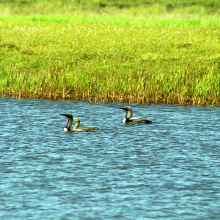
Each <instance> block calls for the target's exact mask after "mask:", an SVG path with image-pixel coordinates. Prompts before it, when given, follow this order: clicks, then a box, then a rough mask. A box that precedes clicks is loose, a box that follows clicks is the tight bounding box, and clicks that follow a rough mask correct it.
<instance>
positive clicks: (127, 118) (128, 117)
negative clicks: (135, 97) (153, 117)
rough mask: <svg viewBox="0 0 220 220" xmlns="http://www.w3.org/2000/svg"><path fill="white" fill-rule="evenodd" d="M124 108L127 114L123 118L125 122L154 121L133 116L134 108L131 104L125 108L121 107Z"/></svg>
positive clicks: (147, 122) (148, 122)
mask: <svg viewBox="0 0 220 220" xmlns="http://www.w3.org/2000/svg"><path fill="white" fill-rule="evenodd" d="M120 109H123V110H124V111H126V116H125V118H124V119H123V123H130V124H131V123H146V124H150V123H152V121H149V120H145V119H143V118H132V113H133V111H132V108H131V107H130V106H125V107H124V108H120Z"/></svg>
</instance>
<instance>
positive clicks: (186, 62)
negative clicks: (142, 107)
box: [0, 21, 220, 105]
mask: <svg viewBox="0 0 220 220" xmlns="http://www.w3.org/2000/svg"><path fill="white" fill-rule="evenodd" d="M0 29H1V36H0V91H1V92H2V94H9V95H12V96H15V97H35V98H48V99H74V100H89V101H95V102H97V101H102V102H109V101H111V102H116V101H117V102H136V103H170V104H174V103H175V104H183V105H184V104H194V105H204V104H208V105H213V104H215V105H219V104H220V73H219V66H220V53H219V51H220V44H219V41H220V38H219V31H220V30H219V28H218V27H201V26H197V27H196V26H195V27H173V26H171V27H158V26H152V27H145V26H131V25H112V24H88V23H84V24H81V23H47V22H46V23H44V22H21V21H19V22H7V21H2V22H1V23H0Z"/></svg>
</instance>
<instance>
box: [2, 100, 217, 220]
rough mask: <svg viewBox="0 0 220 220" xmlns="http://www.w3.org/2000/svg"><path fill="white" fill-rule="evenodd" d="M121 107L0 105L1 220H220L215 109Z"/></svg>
mask: <svg viewBox="0 0 220 220" xmlns="http://www.w3.org/2000/svg"><path fill="white" fill-rule="evenodd" d="M125 105H126V104H109V103H108V104H106V103H105V104H89V103H87V102H74V101H66V102H61V101H46V100H34V99H22V100H16V99H11V98H0V112H1V114H0V125H1V126H0V219H16V220H17V219H95V220H98V219H116V220H117V219H121V220H125V219H126V220H128V219H132V220H134V219H135V220H136V219H138V220H139V219H141V220H142V219H163V220H164V219H180V220H183V219H187V220H188V219H220V217H219V216H220V108H219V107H196V106H185V107H183V106H177V105H131V106H132V108H133V115H134V117H135V116H136V117H142V118H145V119H148V120H152V121H153V123H152V124H136V125H125V124H123V123H122V120H123V118H124V116H125V112H124V111H123V110H121V109H119V108H120V107H123V106H125ZM61 113H72V114H73V116H74V117H78V118H80V120H81V125H86V126H98V127H99V130H97V131H91V132H75V133H66V132H64V131H63V128H64V127H65V125H66V123H67V119H66V118H65V117H64V116H62V115H60V114H61Z"/></svg>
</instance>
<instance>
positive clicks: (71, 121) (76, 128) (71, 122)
mask: <svg viewBox="0 0 220 220" xmlns="http://www.w3.org/2000/svg"><path fill="white" fill-rule="evenodd" d="M61 115H63V116H65V117H67V118H68V122H67V125H66V127H65V128H64V131H65V132H73V131H89V130H98V128H97V127H86V126H82V127H79V124H80V120H79V119H78V118H74V119H73V116H72V114H70V113H67V114H61ZM73 121H75V122H76V124H75V126H74V127H73V128H72V129H71V126H72V124H73Z"/></svg>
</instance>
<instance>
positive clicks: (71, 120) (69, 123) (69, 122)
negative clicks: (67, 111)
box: [66, 118, 73, 130]
mask: <svg viewBox="0 0 220 220" xmlns="http://www.w3.org/2000/svg"><path fill="white" fill-rule="evenodd" d="M72 124H73V119H72V118H68V122H67V125H66V128H67V129H68V130H70V128H71V126H72Z"/></svg>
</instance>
